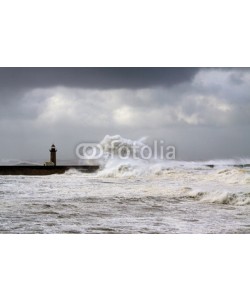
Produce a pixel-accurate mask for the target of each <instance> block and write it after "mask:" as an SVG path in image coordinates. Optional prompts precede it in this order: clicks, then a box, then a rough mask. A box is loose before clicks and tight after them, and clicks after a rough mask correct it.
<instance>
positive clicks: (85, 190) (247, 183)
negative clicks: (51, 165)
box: [0, 161, 250, 233]
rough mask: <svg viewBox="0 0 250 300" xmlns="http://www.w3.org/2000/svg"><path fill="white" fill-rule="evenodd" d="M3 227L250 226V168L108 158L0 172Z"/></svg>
mask: <svg viewBox="0 0 250 300" xmlns="http://www.w3.org/2000/svg"><path fill="white" fill-rule="evenodd" d="M0 232H1V233H250V169H247V168H246V169H241V168H235V167H228V166H225V162H220V163H218V165H217V166H216V167H215V168H213V169H211V168H209V167H206V166H205V164H204V163H185V162H179V163H178V162H174V163H170V162H166V163H164V164H163V163H149V162H141V161H139V162H138V161H137V162H131V161H122V162H121V161H119V162H117V161H110V162H109V163H107V165H106V167H105V168H104V169H103V170H101V171H99V172H97V173H95V174H84V173H79V172H77V171H74V170H70V171H68V172H67V173H66V174H64V175H51V176H44V177H42V176H0Z"/></svg>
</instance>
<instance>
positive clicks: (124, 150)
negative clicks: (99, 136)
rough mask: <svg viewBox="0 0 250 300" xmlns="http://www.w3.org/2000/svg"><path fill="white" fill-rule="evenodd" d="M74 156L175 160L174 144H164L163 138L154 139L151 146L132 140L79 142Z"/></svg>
mask: <svg viewBox="0 0 250 300" xmlns="http://www.w3.org/2000/svg"><path fill="white" fill-rule="evenodd" d="M75 152H76V156H77V157H78V158H79V159H101V158H104V157H109V158H119V159H128V158H132V159H144V160H150V159H160V160H175V155H176V149H175V146H169V145H165V142H164V141H163V140H160V141H158V140H155V141H154V142H153V146H152V147H150V146H148V145H144V144H143V145H138V143H136V142H134V143H131V144H129V145H127V144H125V145H117V142H116V141H112V142H111V143H110V145H102V144H98V143H81V144H79V145H77V147H76V151H75Z"/></svg>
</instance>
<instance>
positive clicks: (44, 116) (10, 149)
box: [0, 68, 250, 161]
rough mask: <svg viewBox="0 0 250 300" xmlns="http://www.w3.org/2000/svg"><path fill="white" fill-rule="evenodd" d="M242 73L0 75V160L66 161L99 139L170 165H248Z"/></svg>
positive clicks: (248, 84) (246, 89) (7, 71)
mask: <svg viewBox="0 0 250 300" xmlns="http://www.w3.org/2000/svg"><path fill="white" fill-rule="evenodd" d="M249 132H250V69H248V68H243V69H241V68H237V69H234V68H220V69H219V68H213V69H211V68H0V136H1V147H0V159H25V160H29V159H30V160H38V161H39V160H44V159H48V156H49V152H48V149H49V147H50V145H51V143H55V144H56V146H57V148H58V157H59V158H61V159H72V158H74V157H75V147H76V145H77V144H78V143H81V142H87V141H91V142H93V141H100V140H102V139H103V137H104V136H105V135H106V134H109V135H115V134H120V135H121V136H123V137H125V138H130V139H139V138H141V137H143V136H148V137H149V139H148V140H149V141H152V140H153V139H163V140H164V141H165V144H166V145H174V146H175V147H176V149H177V158H178V159H183V160H207V159H216V158H238V157H250V135H249Z"/></svg>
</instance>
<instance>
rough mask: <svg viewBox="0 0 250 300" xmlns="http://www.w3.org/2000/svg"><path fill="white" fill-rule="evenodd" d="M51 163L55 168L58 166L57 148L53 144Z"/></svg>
mask: <svg viewBox="0 0 250 300" xmlns="http://www.w3.org/2000/svg"><path fill="white" fill-rule="evenodd" d="M49 151H50V161H51V162H52V163H53V164H54V166H56V152H57V149H56V146H55V145H54V144H52V146H51V148H50V150H49Z"/></svg>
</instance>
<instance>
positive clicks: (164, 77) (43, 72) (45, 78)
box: [0, 68, 199, 90]
mask: <svg viewBox="0 0 250 300" xmlns="http://www.w3.org/2000/svg"><path fill="white" fill-rule="evenodd" d="M198 71H199V68H0V89H5V90H6V88H7V89H31V88H47V87H53V86H65V87H79V88H90V89H93V88H95V89H116V88H128V89H135V88H149V87H154V86H172V85H175V84H178V83H182V82H186V81H190V80H192V78H193V77H194V75H195V74H196V73H197V72H198Z"/></svg>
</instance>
